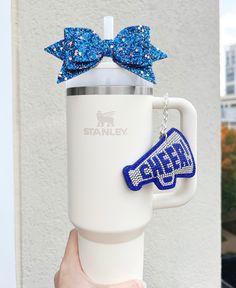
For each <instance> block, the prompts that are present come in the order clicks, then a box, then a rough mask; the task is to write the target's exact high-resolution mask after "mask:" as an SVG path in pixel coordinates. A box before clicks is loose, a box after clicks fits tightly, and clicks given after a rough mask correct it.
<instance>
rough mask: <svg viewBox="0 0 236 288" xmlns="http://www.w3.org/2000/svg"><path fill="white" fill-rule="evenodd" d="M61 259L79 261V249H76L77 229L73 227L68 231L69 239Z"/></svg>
mask: <svg viewBox="0 0 236 288" xmlns="http://www.w3.org/2000/svg"><path fill="white" fill-rule="evenodd" d="M63 261H65V262H66V263H69V262H73V263H75V262H77V263H79V262H80V261H79V249H78V231H77V230H76V229H73V230H72V231H71V232H70V235H69V239H68V241H67V245H66V250H65V254H64V257H63Z"/></svg>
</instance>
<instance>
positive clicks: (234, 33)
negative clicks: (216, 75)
mask: <svg viewBox="0 0 236 288" xmlns="http://www.w3.org/2000/svg"><path fill="white" fill-rule="evenodd" d="M231 44H236V0H220V66H221V73H220V79H221V95H224V94H225V49H226V47H227V46H229V45H231Z"/></svg>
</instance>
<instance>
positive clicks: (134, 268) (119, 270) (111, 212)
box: [66, 59, 197, 284]
mask: <svg viewBox="0 0 236 288" xmlns="http://www.w3.org/2000/svg"><path fill="white" fill-rule="evenodd" d="M66 85H67V140H68V189H69V217H70V220H71V222H72V223H73V224H74V226H75V227H76V228H77V229H78V232H79V238H78V239H79V240H78V241H79V243H78V244H79V251H80V260H81V265H82V268H83V270H84V272H85V273H86V274H87V275H88V276H89V277H90V278H91V279H92V280H93V281H94V282H96V283H99V284H113V283H119V282H123V281H126V280H130V279H142V277H143V250H144V249H143V248H144V229H145V227H146V225H147V224H148V222H149V221H150V219H151V217H152V209H153V208H167V207H176V206H180V205H183V204H185V203H186V202H188V201H189V200H190V199H191V198H192V196H193V194H194V193H195V188H196V177H197V176H196V175H195V176H194V177H193V178H188V179H178V186H177V187H176V188H175V189H171V190H169V191H167V192H165V191H164V192H163V191H162V192H160V191H159V192H158V191H157V192H156V193H153V192H154V190H157V188H156V187H155V189H153V188H154V186H153V185H152V184H149V185H146V186H145V187H143V188H142V189H141V190H140V191H137V192H134V191H131V190H130V189H129V188H128V186H127V185H126V183H125V181H124V177H123V174H122V169H123V167H125V166H126V165H128V164H131V163H134V162H135V161H136V160H137V159H138V158H139V157H140V156H141V155H142V154H144V153H145V152H146V151H147V150H148V149H150V148H151V146H152V145H153V142H152V136H153V128H152V113H153V109H162V108H163V106H164V100H163V99H162V98H158V97H154V96H153V95H152V94H153V88H152V84H151V83H150V82H148V81H145V80H144V79H142V78H140V77H138V76H136V75H135V74H133V73H131V72H129V71H127V70H124V69H122V68H120V67H119V66H118V65H116V64H115V63H113V62H112V61H109V59H108V60H107V61H106V60H104V61H103V62H102V63H100V64H99V65H98V66H97V67H96V68H94V69H91V70H90V71H88V72H87V73H84V74H82V75H80V76H78V77H75V78H73V79H71V80H68V81H67V83H66ZM168 107H169V108H170V109H177V110H179V111H180V114H181V130H182V131H183V133H184V135H185V136H186V138H187V139H188V141H189V143H190V146H191V148H192V151H193V154H194V156H195V159H196V130H197V127H196V123H197V121H196V111H195V109H194V107H193V106H192V104H190V103H189V102H188V101H187V100H184V99H182V98H172V97H170V99H169V106H168Z"/></svg>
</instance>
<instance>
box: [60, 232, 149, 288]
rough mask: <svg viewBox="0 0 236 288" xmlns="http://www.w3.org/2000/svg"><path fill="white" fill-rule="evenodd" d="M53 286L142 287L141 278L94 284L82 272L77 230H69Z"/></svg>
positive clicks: (67, 287)
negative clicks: (118, 282)
mask: <svg viewBox="0 0 236 288" xmlns="http://www.w3.org/2000/svg"><path fill="white" fill-rule="evenodd" d="M54 283H55V288H144V284H143V282H142V281H141V280H130V281H127V282H124V283H120V284H115V285H101V284H95V283H94V282H93V281H92V280H90V279H89V277H88V276H87V275H86V274H85V273H84V272H83V270H82V267H81V264H80V259H79V251H78V232H77V231H76V229H74V230H72V231H71V232H70V236H69V239H68V242H67V245H66V250H65V254H64V257H63V259H62V262H61V265H60V269H59V271H58V272H57V273H56V275H55V278H54Z"/></svg>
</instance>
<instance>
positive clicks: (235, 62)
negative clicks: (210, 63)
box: [225, 44, 236, 95]
mask: <svg viewBox="0 0 236 288" xmlns="http://www.w3.org/2000/svg"><path fill="white" fill-rule="evenodd" d="M225 60H226V61H225V63H226V71H225V72H226V73H225V75H226V79H225V80H226V95H232V94H235V93H236V91H235V87H236V77H235V73H236V44H234V45H231V46H229V47H228V49H227V50H226V59H225Z"/></svg>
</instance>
